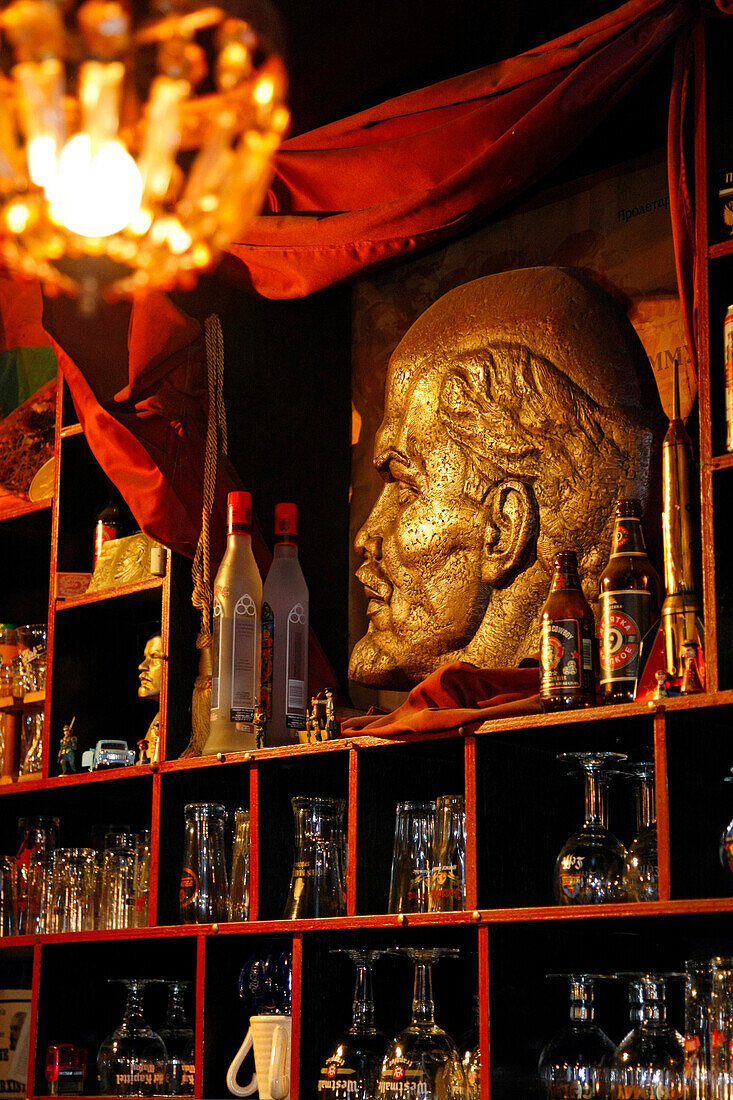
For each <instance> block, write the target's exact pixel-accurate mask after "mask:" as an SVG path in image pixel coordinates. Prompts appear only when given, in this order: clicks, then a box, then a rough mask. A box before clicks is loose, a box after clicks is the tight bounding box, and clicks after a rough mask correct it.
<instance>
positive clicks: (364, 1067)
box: [318, 949, 386, 1100]
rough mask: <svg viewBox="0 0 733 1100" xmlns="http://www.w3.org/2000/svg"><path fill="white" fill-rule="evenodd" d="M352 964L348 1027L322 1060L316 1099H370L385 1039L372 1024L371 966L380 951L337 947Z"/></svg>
mask: <svg viewBox="0 0 733 1100" xmlns="http://www.w3.org/2000/svg"><path fill="white" fill-rule="evenodd" d="M337 950H340V951H342V952H343V954H344V955H348V956H349V958H350V959H351V960H352V961H353V963H354V965H355V966H356V988H355V990H354V1003H353V1009H352V1019H351V1027H350V1028H349V1029H348V1031H346V1032H345V1033H344V1034H343V1035H342V1036H340V1038H339V1039H338V1042H337V1043H336V1044H335V1046H334V1047H333V1049H332V1051H331V1053H330V1054H329V1055H328V1057H327V1058H326V1059H325V1060H324V1063H323V1067H322V1068H321V1075H320V1080H319V1082H318V1098H319V1100H373V1098H374V1096H375V1094H376V1089H377V1077H378V1074H379V1069H380V1066H381V1064H382V1057H383V1056H384V1048H385V1046H386V1040H385V1037H384V1035H382V1033H381V1031H378V1030H377V1029H376V1027H375V1026H374V999H373V995H372V966H373V964H374V962H375V961H376V959H378V958H379V956H380V955H384V954H385V952H384V951H358V950H353V951H352V950H346V949H337Z"/></svg>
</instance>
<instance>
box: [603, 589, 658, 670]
mask: <svg viewBox="0 0 733 1100" xmlns="http://www.w3.org/2000/svg"><path fill="white" fill-rule="evenodd" d="M650 618H651V595H650V593H649V592H644V591H639V590H638V589H634V590H631V589H630V590H628V591H620V592H602V593H601V627H600V661H601V683H602V684H610V683H614V682H615V681H617V680H635V679H636V674H637V671H638V668H639V650H640V648H641V640H642V638H643V637H644V634H645V633H646V631H647V630H648V629H649V626H650V625H651V623H650V621H649V620H650Z"/></svg>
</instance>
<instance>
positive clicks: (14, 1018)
mask: <svg viewBox="0 0 733 1100" xmlns="http://www.w3.org/2000/svg"><path fill="white" fill-rule="evenodd" d="M30 1019H31V991H30V989H0V1096H14V1097H22V1096H25V1095H26V1075H27V1072H28V1037H29V1033H30Z"/></svg>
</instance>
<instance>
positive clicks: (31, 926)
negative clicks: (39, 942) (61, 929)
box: [28, 851, 56, 934]
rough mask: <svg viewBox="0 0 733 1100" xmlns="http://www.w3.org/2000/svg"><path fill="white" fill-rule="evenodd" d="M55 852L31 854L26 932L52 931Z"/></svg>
mask: <svg viewBox="0 0 733 1100" xmlns="http://www.w3.org/2000/svg"><path fill="white" fill-rule="evenodd" d="M55 858H56V853H55V852H44V851H38V852H31V854H30V861H29V863H28V932H29V933H30V934H33V933H40V932H52V931H53V919H52V918H53V905H52V894H53V865H54V860H55Z"/></svg>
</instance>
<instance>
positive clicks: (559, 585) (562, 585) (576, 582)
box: [550, 569, 580, 592]
mask: <svg viewBox="0 0 733 1100" xmlns="http://www.w3.org/2000/svg"><path fill="white" fill-rule="evenodd" d="M550 591H551V592H579V591H580V577H579V576H578V574H577V573H576V572H575V570H573V569H562V570H561V569H556V570H555V573H554V575H553V577H552V584H551V585H550Z"/></svg>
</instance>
